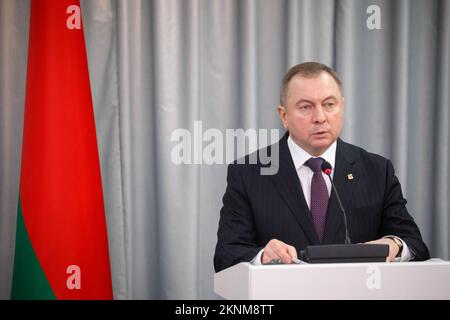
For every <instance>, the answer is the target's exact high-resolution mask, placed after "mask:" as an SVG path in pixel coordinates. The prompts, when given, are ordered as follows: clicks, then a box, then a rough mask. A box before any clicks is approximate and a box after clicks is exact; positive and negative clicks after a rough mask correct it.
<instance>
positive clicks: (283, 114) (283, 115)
mask: <svg viewBox="0 0 450 320" xmlns="http://www.w3.org/2000/svg"><path fill="white" fill-rule="evenodd" d="M277 111H278V115H279V116H280V120H281V123H282V124H283V126H284V128H285V129H286V130H287V129H288V124H287V119H286V108H285V107H284V106H278V107H277Z"/></svg>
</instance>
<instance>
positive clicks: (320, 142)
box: [310, 138, 333, 153]
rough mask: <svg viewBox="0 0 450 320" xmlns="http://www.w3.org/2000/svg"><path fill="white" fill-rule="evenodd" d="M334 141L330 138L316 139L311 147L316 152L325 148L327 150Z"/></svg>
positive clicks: (320, 151)
mask: <svg viewBox="0 0 450 320" xmlns="http://www.w3.org/2000/svg"><path fill="white" fill-rule="evenodd" d="M332 143H333V141H332V140H331V139H329V138H326V139H314V141H312V142H311V144H310V145H311V148H312V149H314V150H316V153H322V152H324V151H325V150H327V149H328V148H329V147H330V146H331V144H332Z"/></svg>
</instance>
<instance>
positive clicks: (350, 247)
mask: <svg viewBox="0 0 450 320" xmlns="http://www.w3.org/2000/svg"><path fill="white" fill-rule="evenodd" d="M321 170H322V172H323V173H325V174H326V175H327V176H328V178H329V179H330V182H331V186H332V190H333V191H334V194H335V195H336V199H337V201H338V204H339V207H340V209H341V212H342V217H343V221H344V227H345V240H344V244H329V245H316V246H307V247H306V248H305V250H302V251H301V252H300V258H301V260H304V261H307V262H309V263H342V262H385V261H386V257H387V256H388V255H389V246H388V245H386V244H363V243H358V244H352V242H351V239H350V236H349V232H348V225H347V213H346V211H345V209H344V206H343V205H342V201H341V198H340V197H339V193H338V192H337V189H336V186H335V185H334V182H333V179H332V178H331V173H332V168H331V164H330V163H328V162H327V161H325V160H324V161H323V163H322V166H321Z"/></svg>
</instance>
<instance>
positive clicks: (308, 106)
mask: <svg viewBox="0 0 450 320" xmlns="http://www.w3.org/2000/svg"><path fill="white" fill-rule="evenodd" d="M310 108H311V106H310V105H307V104H305V105H303V106H300V110H309V109H310Z"/></svg>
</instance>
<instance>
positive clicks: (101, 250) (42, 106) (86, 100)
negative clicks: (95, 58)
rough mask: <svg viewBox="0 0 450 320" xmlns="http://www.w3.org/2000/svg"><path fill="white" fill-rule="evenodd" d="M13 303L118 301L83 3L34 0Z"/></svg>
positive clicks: (31, 15) (31, 20)
mask: <svg viewBox="0 0 450 320" xmlns="http://www.w3.org/2000/svg"><path fill="white" fill-rule="evenodd" d="M23 130H24V131H23V145H22V163H21V177H20V194H19V206H18V213H17V235H16V250H15V258H14V273H13V284H12V294H11V297H12V298H13V299H111V298H112V284H111V271H110V263H109V253H108V238H107V229H106V219H105V209H104V203H103V192H102V184H101V174H100V164H99V157H98V149H97V139H96V131H95V120H94V113H93V107H92V98H91V90H90V85H89V72H88V64H87V57H86V49H85V42H84V35H83V28H82V23H81V10H80V3H79V1H65V0H58V1H55V0H32V1H31V12H30V33H29V48H28V70H27V84H26V99H25V115H24V129H23Z"/></svg>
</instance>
